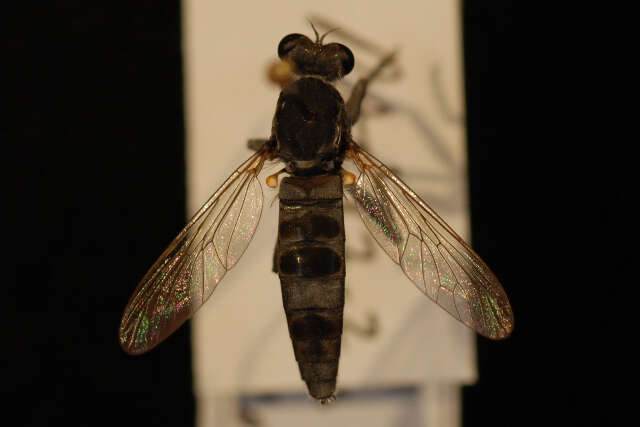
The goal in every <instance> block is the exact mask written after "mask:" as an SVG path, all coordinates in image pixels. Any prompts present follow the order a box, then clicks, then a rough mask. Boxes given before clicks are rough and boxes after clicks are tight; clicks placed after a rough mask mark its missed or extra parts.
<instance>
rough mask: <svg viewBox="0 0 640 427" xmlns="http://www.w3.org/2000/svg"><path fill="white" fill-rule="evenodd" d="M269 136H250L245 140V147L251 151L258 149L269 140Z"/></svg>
mask: <svg viewBox="0 0 640 427" xmlns="http://www.w3.org/2000/svg"><path fill="white" fill-rule="evenodd" d="M270 140H271V138H251V139H250V140H249V141H247V147H249V149H251V150H253V151H258V150H259V149H261V148H262V146H263V145H264V144H266V143H267V142H269V141H270Z"/></svg>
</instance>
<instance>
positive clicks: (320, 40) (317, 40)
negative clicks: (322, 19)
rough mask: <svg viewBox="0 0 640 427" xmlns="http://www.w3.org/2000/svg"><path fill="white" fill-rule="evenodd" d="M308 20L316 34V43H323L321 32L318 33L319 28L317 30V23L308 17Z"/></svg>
mask: <svg viewBox="0 0 640 427" xmlns="http://www.w3.org/2000/svg"><path fill="white" fill-rule="evenodd" d="M307 22H308V23H309V24H310V25H311V28H312V29H313V32H314V33H315V34H316V43H318V42H320V43H322V39H320V34H318V30H316V27H315V25H313V22H311V19H307ZM323 37H324V36H323Z"/></svg>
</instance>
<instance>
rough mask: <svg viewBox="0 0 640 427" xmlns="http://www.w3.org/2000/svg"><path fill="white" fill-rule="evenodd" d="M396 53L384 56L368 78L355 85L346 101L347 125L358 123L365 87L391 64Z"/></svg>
mask: <svg viewBox="0 0 640 427" xmlns="http://www.w3.org/2000/svg"><path fill="white" fill-rule="evenodd" d="M395 54H396V52H395V51H393V52H391V53H390V54H388V55H386V56H385V57H384V58H382V60H380V62H379V63H378V65H377V66H376V68H374V69H373V70H372V71H371V72H370V73H369V75H368V76H366V77H364V78H362V79H360V80H358V82H357V83H356V85H355V86H354V87H353V89H352V90H351V95H350V96H349V100H348V101H347V118H348V119H349V123H351V124H352V125H353V124H355V122H357V121H358V118H359V117H360V105H362V100H363V99H364V95H365V94H366V92H367V86H368V85H369V83H370V82H371V81H372V80H374V79H375V78H376V77H377V76H378V75H379V74H380V72H381V71H382V69H383V68H384V67H386V66H388V65H389V64H391V63H392V62H393V59H394V57H395Z"/></svg>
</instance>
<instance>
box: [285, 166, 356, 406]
mask: <svg viewBox="0 0 640 427" xmlns="http://www.w3.org/2000/svg"><path fill="white" fill-rule="evenodd" d="M279 196H280V218H279V221H280V225H279V230H278V246H277V254H276V257H277V268H278V274H279V276H280V283H281V287H282V299H283V303H284V309H285V313H286V316H287V323H288V326H289V334H290V335H291V341H292V343H293V351H294V354H295V357H296V360H297V361H298V366H299V368H300V374H301V376H302V379H303V380H304V381H305V382H306V383H307V388H308V389H309V394H311V396H313V397H314V398H316V399H329V398H331V397H332V396H333V394H334V392H335V388H336V378H337V375H338V359H339V357H340V339H341V336H342V313H343V307H344V277H345V266H344V220H343V211H342V179H341V177H340V176H339V175H319V176H310V177H288V178H285V179H284V180H283V181H282V183H281V184H280V193H279Z"/></svg>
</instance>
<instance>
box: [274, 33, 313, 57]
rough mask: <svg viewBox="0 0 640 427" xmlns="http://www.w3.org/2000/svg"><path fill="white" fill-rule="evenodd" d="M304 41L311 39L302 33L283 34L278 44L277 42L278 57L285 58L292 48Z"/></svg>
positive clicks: (309, 41) (308, 41)
mask: <svg viewBox="0 0 640 427" xmlns="http://www.w3.org/2000/svg"><path fill="white" fill-rule="evenodd" d="M305 39H306V40H305ZM305 42H307V43H311V40H309V38H308V37H307V36H305V35H304V34H297V33H296V34H289V35H288V36H284V37H283V39H282V40H280V44H278V57H279V58H280V59H285V58H286V57H287V56H288V55H289V53H290V52H291V51H292V50H293V49H295V48H296V47H297V46H299V45H301V44H303V43H305Z"/></svg>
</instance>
